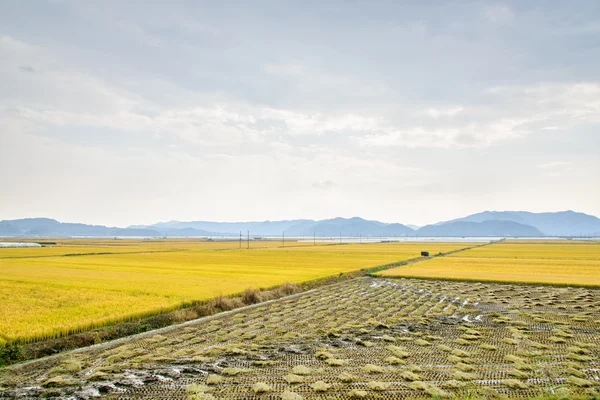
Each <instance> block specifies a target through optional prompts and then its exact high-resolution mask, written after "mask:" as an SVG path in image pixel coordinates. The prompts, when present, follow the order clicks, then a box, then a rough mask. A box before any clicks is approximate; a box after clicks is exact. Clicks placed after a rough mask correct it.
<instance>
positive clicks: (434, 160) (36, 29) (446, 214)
mask: <svg viewBox="0 0 600 400" xmlns="http://www.w3.org/2000/svg"><path fill="white" fill-rule="evenodd" d="M599 65H600V2H598V1H597V0H591V1H587V2H586V1H576V2H573V3H571V2H560V1H555V2H547V1H540V2H535V1H514V2H492V1H473V2H470V1H453V2H442V1H421V2H417V1H410V2H408V1H407V2H399V1H395V0H394V1H371V0H368V1H352V0H347V1H339V2H338V1H335V0H327V1H258V0H257V1H250V2H248V1H223V2H220V1H210V2H200V1H186V2H182V1H168V2H167V1H133V0H132V1H125V2H124V1H109V0H107V1H105V0H102V1H78V0H77V1H48V2H43V1H27V0H5V1H2V2H0V182H1V185H2V186H1V189H0V219H13V218H22V217H35V216H45V217H52V218H57V219H59V220H62V221H69V222H86V223H98V224H108V225H116V226H126V225H129V224H143V223H152V222H156V221H164V220H222V221H235V220H266V219H271V220H274V219H291V218H319V219H320V218H330V217H335V216H344V217H351V216H362V217H364V218H369V219H378V220H381V221H386V222H402V223H412V224H426V223H432V222H436V221H438V220H442V219H450V218H454V217H460V216H463V215H465V214H469V213H474V212H478V211H483V210H485V209H494V210H507V209H511V210H529V211H558V210H566V209H573V210H576V211H581V212H586V213H590V214H595V215H600V130H599V128H600V68H599Z"/></svg>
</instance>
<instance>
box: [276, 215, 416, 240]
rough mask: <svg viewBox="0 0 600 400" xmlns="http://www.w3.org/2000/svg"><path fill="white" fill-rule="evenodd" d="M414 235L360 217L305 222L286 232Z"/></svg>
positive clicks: (410, 230) (309, 234) (403, 227)
mask: <svg viewBox="0 0 600 400" xmlns="http://www.w3.org/2000/svg"><path fill="white" fill-rule="evenodd" d="M414 233H415V231H414V230H412V229H410V228H409V227H407V226H405V225H402V224H386V223H383V222H379V221H368V220H366V219H363V218H359V217H354V218H333V219H326V220H322V221H310V222H309V221H303V222H300V223H298V224H297V225H294V226H292V227H290V228H289V229H287V230H286V234H288V235H290V236H293V235H296V236H312V235H313V234H316V235H317V236H338V235H342V236H361V235H362V236H395V235H397V236H407V235H414Z"/></svg>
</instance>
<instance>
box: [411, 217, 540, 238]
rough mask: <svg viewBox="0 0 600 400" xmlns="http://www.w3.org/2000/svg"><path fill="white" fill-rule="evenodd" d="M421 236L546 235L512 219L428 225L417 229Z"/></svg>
mask: <svg viewBox="0 0 600 400" xmlns="http://www.w3.org/2000/svg"><path fill="white" fill-rule="evenodd" d="M417 234H418V235H419V236H544V234H543V233H542V232H540V231H539V230H538V229H536V228H534V227H533V226H529V225H524V224H519V223H517V222H512V221H482V222H469V221H456V222H448V223H445V224H441V225H427V226H424V227H422V228H420V229H418V230H417Z"/></svg>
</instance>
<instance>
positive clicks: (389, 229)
mask: <svg viewBox="0 0 600 400" xmlns="http://www.w3.org/2000/svg"><path fill="white" fill-rule="evenodd" d="M413 227H414V225H413V226H412V227H411V226H407V225H403V224H399V223H391V224H389V223H384V222H379V221H369V220H365V219H363V218H358V217H354V218H333V219H325V220H318V221H315V220H309V219H298V220H285V221H263V222H211V221H190V222H182V221H170V222H159V223H156V224H153V225H134V226H130V227H127V228H114V227H106V226H102V225H86V224H73V223H62V222H58V221H56V220H54V219H48V218H26V219H17V220H4V221H0V236H147V237H162V236H187V237H202V236H229V235H239V233H240V232H242V234H245V233H246V232H248V231H249V232H250V234H251V235H252V236H279V235H281V234H282V233H284V232H285V235H286V236H313V235H317V236H339V235H342V236H388V237H390V236H459V237H460V236H513V237H515V236H522V237H533V236H580V235H586V236H592V235H594V236H600V219H599V218H597V217H595V216H593V215H588V214H583V213H577V212H574V211H561V212H553V213H531V212H526V211H484V212H481V213H477V214H472V215H469V216H466V217H463V218H458V219H454V220H450V221H443V222H438V223H437V224H432V225H426V226H423V227H420V228H417V229H414V228H413ZM415 228H416V227H415Z"/></svg>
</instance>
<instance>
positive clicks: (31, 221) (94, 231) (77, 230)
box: [0, 218, 160, 236]
mask: <svg viewBox="0 0 600 400" xmlns="http://www.w3.org/2000/svg"><path fill="white" fill-rule="evenodd" d="M0 235H3V236H160V233H159V232H157V231H155V230H152V229H145V228H143V229H134V228H110V227H106V226H102V225H86V224H71V223H63V222H58V221H57V220H54V219H49V218H25V219H15V220H10V221H0Z"/></svg>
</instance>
